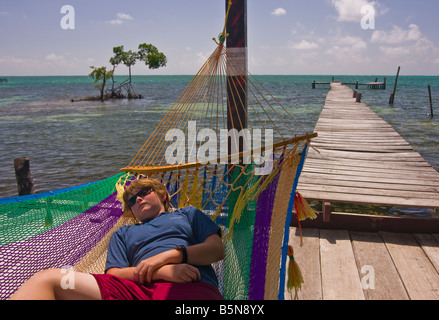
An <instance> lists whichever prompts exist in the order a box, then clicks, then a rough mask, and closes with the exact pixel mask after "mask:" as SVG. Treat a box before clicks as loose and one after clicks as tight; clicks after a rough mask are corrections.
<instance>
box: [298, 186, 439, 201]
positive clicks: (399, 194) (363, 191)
mask: <svg viewBox="0 0 439 320" xmlns="http://www.w3.org/2000/svg"><path fill="white" fill-rule="evenodd" d="M300 190H311V191H321V192H336V193H345V194H350V195H352V196H355V195H369V196H374V195H375V196H383V197H395V198H406V199H419V198H424V199H429V200H432V201H435V202H436V203H438V204H439V199H438V193H437V192H436V193H427V192H425V191H423V192H413V191H407V190H387V189H383V188H376V189H371V188H353V187H342V186H331V185H318V186H316V185H314V186H306V185H304V186H301V187H300Z"/></svg>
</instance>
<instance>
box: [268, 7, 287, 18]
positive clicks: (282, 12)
mask: <svg viewBox="0 0 439 320" xmlns="http://www.w3.org/2000/svg"><path fill="white" fill-rule="evenodd" d="M271 14H272V15H273V16H284V15H286V14H287V11H286V10H285V9H284V8H277V9H275V10H274V11H273V12H272V13H271Z"/></svg>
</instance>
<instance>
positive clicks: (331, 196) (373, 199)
mask: <svg viewBox="0 0 439 320" xmlns="http://www.w3.org/2000/svg"><path fill="white" fill-rule="evenodd" d="M298 190H299V192H300V193H301V194H302V195H303V196H304V197H305V198H306V199H314V200H321V201H322V200H325V201H333V202H347V203H363V204H370V205H377V206H389V207H393V206H400V207H413V208H428V209H432V208H434V209H436V208H439V201H437V200H432V199H407V198H399V197H383V196H376V195H374V196H369V195H361V194H355V195H351V194H345V193H335V192H323V191H313V190H306V189H304V186H299V188H298Z"/></svg>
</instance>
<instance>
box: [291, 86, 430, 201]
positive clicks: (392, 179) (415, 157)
mask: <svg viewBox="0 0 439 320" xmlns="http://www.w3.org/2000/svg"><path fill="white" fill-rule="evenodd" d="M352 95H353V92H352V89H350V88H349V87H347V86H343V85H341V84H340V83H332V84H331V90H330V91H329V93H328V95H327V98H326V102H325V106H324V108H323V111H322V113H321V115H320V118H319V120H318V122H317V124H316V127H315V130H314V131H315V132H317V133H318V137H317V138H315V139H313V140H312V143H311V146H312V147H313V148H310V150H309V153H308V157H307V160H306V162H305V166H304V169H303V172H302V175H301V178H300V180H299V185H298V190H299V192H301V193H302V195H303V196H304V197H305V198H307V199H315V200H322V201H333V202H345V203H362V204H373V205H384V206H405V207H416V208H436V209H437V208H439V173H438V172H437V171H436V170H435V169H434V168H433V167H431V165H429V164H428V163H427V162H426V161H425V160H424V159H423V158H422V156H421V155H420V154H419V153H417V152H416V151H414V150H413V148H412V147H411V146H410V144H409V143H408V142H407V141H405V140H404V139H403V138H402V137H401V136H400V135H399V134H398V133H397V132H396V131H395V130H394V129H393V128H392V127H391V126H390V125H389V124H388V123H387V122H385V121H384V120H382V119H381V118H380V117H378V116H377V115H376V114H375V113H374V112H373V111H372V110H371V109H370V108H369V107H367V106H366V105H365V104H364V103H357V102H355V99H354V98H352Z"/></svg>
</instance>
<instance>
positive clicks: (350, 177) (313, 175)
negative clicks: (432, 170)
mask: <svg viewBox="0 0 439 320" xmlns="http://www.w3.org/2000/svg"><path fill="white" fill-rule="evenodd" d="M307 170H308V168H306V169H304V171H303V173H302V175H303V176H306V177H309V178H314V179H315V180H314V181H320V180H325V179H333V180H350V181H365V182H377V181H379V182H382V183H395V184H409V185H428V186H432V187H436V186H437V184H436V183H435V182H434V181H433V182H431V181H428V180H420V179H419V180H416V179H404V178H403V177H401V179H397V178H393V179H391V178H381V177H380V178H378V176H376V177H371V176H369V177H367V176H362V177H359V176H355V175H347V174H346V175H335V174H324V173H314V172H309V171H307Z"/></svg>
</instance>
